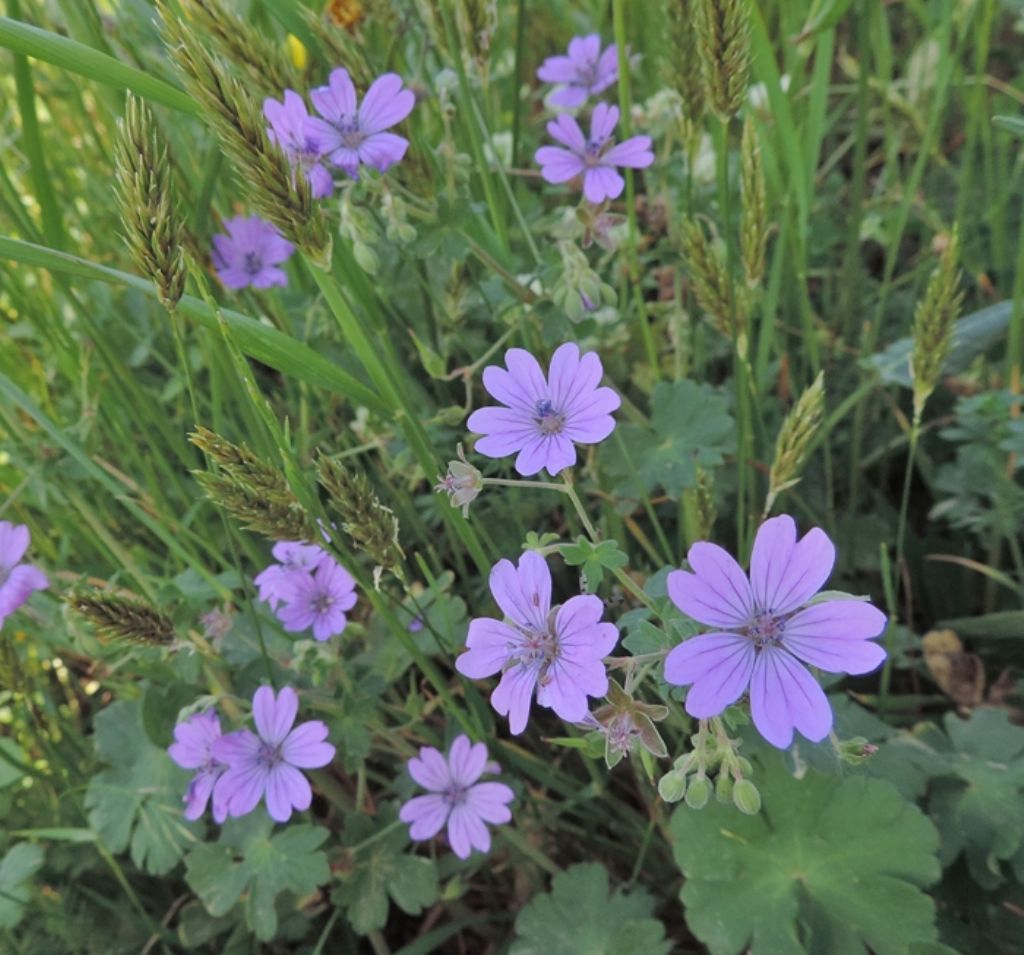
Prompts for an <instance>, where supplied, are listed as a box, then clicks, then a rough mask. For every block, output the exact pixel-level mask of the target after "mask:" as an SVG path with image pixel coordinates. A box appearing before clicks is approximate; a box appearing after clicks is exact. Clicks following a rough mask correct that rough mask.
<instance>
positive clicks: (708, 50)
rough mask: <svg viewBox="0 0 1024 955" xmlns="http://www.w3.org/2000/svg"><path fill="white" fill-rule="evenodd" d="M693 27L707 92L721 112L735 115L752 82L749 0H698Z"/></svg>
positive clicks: (728, 116)
mask: <svg viewBox="0 0 1024 955" xmlns="http://www.w3.org/2000/svg"><path fill="white" fill-rule="evenodd" d="M696 6H697V9H696V11H695V12H696V17H695V21H694V27H695V29H696V33H697V52H698V53H699V55H700V60H701V67H702V69H703V75H704V95H705V98H706V100H707V103H708V105H709V106H710V107H711V109H712V110H714V111H715V112H716V113H717V114H718V116H719V117H720V118H721V119H723V120H727V119H729V118H730V117H732V116H735V115H736V114H737V113H738V112H739V111H740V108H741V107H742V106H743V102H744V100H745V99H746V95H747V85H748V84H749V82H750V15H749V12H748V10H747V0H698V2H697V5H696Z"/></svg>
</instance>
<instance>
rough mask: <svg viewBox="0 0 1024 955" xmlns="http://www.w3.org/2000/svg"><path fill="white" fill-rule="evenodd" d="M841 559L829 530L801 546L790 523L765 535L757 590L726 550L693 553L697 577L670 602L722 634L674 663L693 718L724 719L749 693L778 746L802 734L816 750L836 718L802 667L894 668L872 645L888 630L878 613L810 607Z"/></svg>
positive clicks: (683, 583)
mask: <svg viewBox="0 0 1024 955" xmlns="http://www.w3.org/2000/svg"><path fill="white" fill-rule="evenodd" d="M835 556H836V552H835V547H834V546H833V544H832V541H830V540H829V539H828V536H827V535H826V534H825V532H824V531H823V530H821V529H820V528H817V527H816V528H814V529H813V530H811V531H808V532H807V534H805V535H804V536H803V537H802V538H801V539H800V540H799V541H798V540H797V538H796V523H795V522H794V521H793V518H791V517H789V516H788V515H782V516H781V517H773V518H771V519H770V520H767V521H765V522H764V523H763V524H762V525H761V527H760V529H759V530H758V532H757V537H756V539H755V540H754V548H753V552H752V554H751V557H750V578H749V580H748V579H747V575H746V574H744V573H743V571H742V570H741V569H740V565H739V564H737V563H736V561H735V560H733V558H732V557H731V556H730V555H729V554H728V553H727V552H726V551H724V550H723V549H722V548H721V547H718V546H717V545H716V544H711V543H708V542H706V541H702V542H698V543H696V544H694V545H693V546H692V547H691V548H690V551H689V553H688V554H687V559H688V560H689V563H690V567H692V568H693V571H692V573H691V572H689V571H685V570H677V571H673V572H672V573H671V574H669V577H668V594H669V597H671V598H672V601H673V603H675V605H676V606H677V607H679V609H680V610H682V611H683V613H685V614H687V615H688V616H690V617H693V619H694V620H697V621H699V622H700V623H703V624H705V625H706V626H709V627H714V628H715V631H714V632H713V633H705V634H702V635H701V636H698V637H693V638H692V639H690V640H687V641H686V642H685V643H682V644H680V645H679V646H678V647H676V648H675V649H674V650H672V652H671V653H669V655H668V656H667V657H666V659H665V679H666V680H667V681H668V682H669V683H674V684H676V685H678V686H685V685H686V684H688V683H692V684H693V686H692V687H691V688H690V691H689V693H688V694H687V697H686V711H687V713H689V714H690V715H691V716H694V717H697V718H698V719H706V718H708V717H712V716H717V715H718V714H719V713H721V712H722V711H723V710H724V709H725V708H726V707H727V706H730V705H731V704H732V703H735V702H736V700H738V699H739V698H740V696H741V695H742V694H743V692H744V691H745V690H746V689H747V687H748V686H749V687H750V713H751V716H752V717H753V719H754V725H755V726H756V727H757V729H758V732H760V734H761V735H762V736H763V737H764V738H765V739H766V740H768V742H769V743H771V744H772V745H773V746H777V747H779V748H780V749H785V748H786V747H787V746H789V744H790V743H791V742H792V740H793V730H794V728H795V729H797V730H799V731H800V732H801V733H802V734H803V735H804V736H806V737H807V738H808V739H809V740H812V741H813V742H818V741H819V740H822V739H824V738H825V737H826V736H827V735H828V732H829V730H830V729H831V728H832V710H831V708H830V707H829V704H828V700H827V699H826V697H825V694H824V692H823V691H822V689H821V687H820V686H819V685H818V682H817V680H815V679H814V677H813V676H811V674H810V673H809V672H808V670H807V669H806V668H805V667H803V666H802V665H801V664H800V662H799V661H801V660H802V661H803V662H804V663H809V664H811V665H812V666H816V667H818V668H820V669H822V670H825V671H827V672H829V673H868V672H869V671H871V670H873V669H875V667H877V666H878V665H879V664H880V663H881V662H882V661H883V660H884V659H885V650H883V649H882V647H880V646H879V645H878V644H877V643H872V642H871V639H872V638H873V637H877V636H878V635H879V634H880V633H881V632H882V631H883V630H884V629H885V622H886V621H885V615H884V614H883V613H882V612H881V611H880V610H878V609H877V608H876V607H873V606H872V605H871V604H869V603H866V602H864V601H861V600H854V599H835V600H824V601H822V602H821V603H815V604H812V605H811V606H807V604H808V602H809V601H810V600H811V598H812V597H813V596H814V595H815V594H816V593H817V592H818V591H819V590H820V589H821V587H822V585H823V584H824V583H825V581H826V580H827V579H828V576H829V574H830V573H832V565H833V564H834V563H835ZM801 608H803V609H801Z"/></svg>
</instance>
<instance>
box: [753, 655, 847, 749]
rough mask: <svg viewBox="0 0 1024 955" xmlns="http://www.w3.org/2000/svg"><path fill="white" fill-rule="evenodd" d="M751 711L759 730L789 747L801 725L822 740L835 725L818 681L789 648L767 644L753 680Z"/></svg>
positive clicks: (775, 743) (814, 738) (804, 731)
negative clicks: (795, 730)
mask: <svg viewBox="0 0 1024 955" xmlns="http://www.w3.org/2000/svg"><path fill="white" fill-rule="evenodd" d="M750 715H751V717H752V718H753V720H754V726H756V727H757V731H758V732H759V733H760V734H761V735H762V736H763V737H764V738H765V739H766V740H768V742H769V743H771V744H772V745H773V746H777V747H778V748H779V749H786V748H787V747H788V746H789V745H790V743H792V741H793V730H794V729H797V730H799V731H800V733H802V734H803V735H804V736H805V737H807V739H809V740H811V741H812V742H818V741H820V740H822V739H824V738H825V737H826V736H827V735H828V732H829V730H830V729H831V728H832V709H831V707H830V706H829V704H828V699H827V698H826V696H825V693H824V691H823V690H822V689H821V687H820V686H819V685H818V682H817V681H816V680H815V679H814V677H812V676H811V674H810V673H809V672H808V671H807V670H806V669H805V668H804V667H803V665H802V664H800V663H799V662H798V661H797V660H796V659H795V658H794V657H793V656H792V655H791V654H790V653H788V652H787V651H786V650H783V649H780V648H776V647H765V648H764V649H762V651H761V652H760V653H759V654H758V657H757V660H756V661H755V664H754V672H753V674H752V675H751V680H750Z"/></svg>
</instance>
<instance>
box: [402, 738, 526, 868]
mask: <svg viewBox="0 0 1024 955" xmlns="http://www.w3.org/2000/svg"><path fill="white" fill-rule="evenodd" d="M408 768H409V775H410V776H412V778H413V779H414V780H415V781H416V782H417V783H419V784H420V785H421V786H422V787H423V788H424V789H426V790H428V795H426V796H414V797H413V798H412V799H410V800H409V801H408V802H407V803H405V804H404V805H403V806H402V808H401V810H400V811H399V814H398V817H399V819H401V820H402V822H407V823H409V837H410V838H411V839H415V840H417V841H419V840H422V839H431V838H433V837H434V836H435V835H437V833H438V832H440V831H441V828H442V827H443V826H444V825H445V823H447V824H448V842H449V843H450V845H451V847H452V851H453V852H454V853H455V854H456V855H457V856H458V857H459V858H460V859H468V858H469V855H470V853H471V852H472V850H473V849H478V850H479V851H480V852H488V851H490V848H491V834H490V832H489V831H488V829H487V826H486V825H485V823H491V824H492V825H501V824H502V823H506V822H508V821H509V820H510V819H511V818H512V813H511V812H510V811H509V808H508V805H507V804H508V803H510V802H511V801H512V800H513V799H514V798H515V793H513V792H512V790H511V789H510V788H509V787H508V786H506V785H505V784H504V783H495V782H484V783H481V782H478V781H477V780H479V779H480V777H481V776H482V775H483V774H484V773H485V772H495V773H496V772H500V767H498V766H497V765H496V764H494V763H488V761H487V747H486V746H484V744H483V743H476V744H471V743H470V742H469V738H468V737H467V736H464V735H463V736H458V737H456V739H455V741H454V742H453V743H452V745H451V749H449V751H448V756H447V758H445V756H444V755H443V754H442V753H441V752H440V751H439V750H436V749H434V747H433V746H423V747H421V748H420V755H419V756H414V757H413V758H412V759H410V760H409V763H408Z"/></svg>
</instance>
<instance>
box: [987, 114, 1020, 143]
mask: <svg viewBox="0 0 1024 955" xmlns="http://www.w3.org/2000/svg"><path fill="white" fill-rule="evenodd" d="M992 122H993V123H995V125H996V126H998V127H999V128H1000V129H1005V130H1006V131H1007V132H1008V133H1013V135H1014V136H1020V137H1021V138H1022V139H1024V119H1021V117H1020V116H993V117H992Z"/></svg>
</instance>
